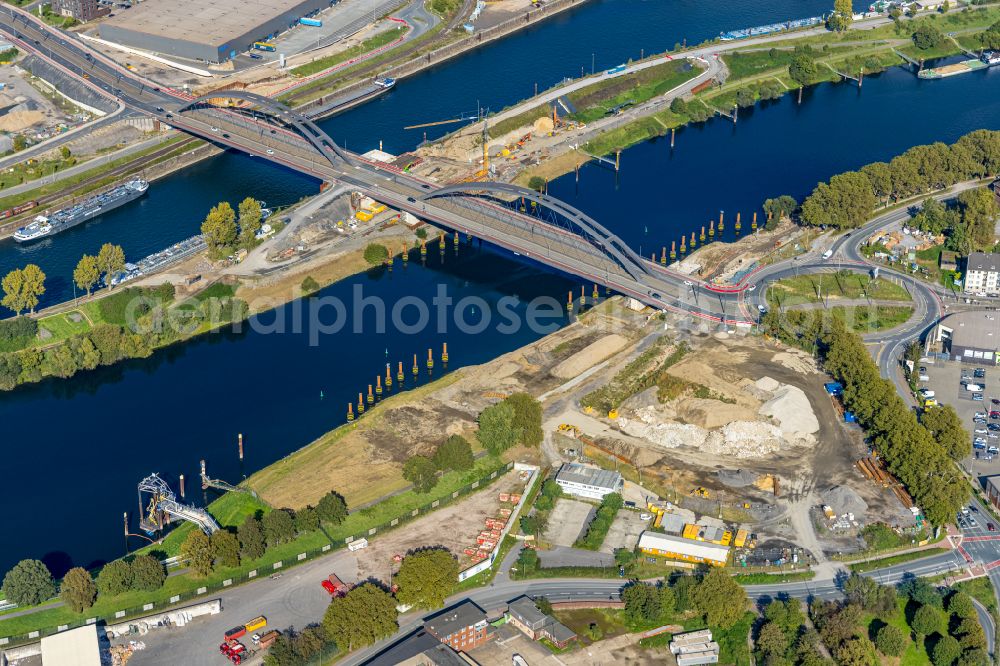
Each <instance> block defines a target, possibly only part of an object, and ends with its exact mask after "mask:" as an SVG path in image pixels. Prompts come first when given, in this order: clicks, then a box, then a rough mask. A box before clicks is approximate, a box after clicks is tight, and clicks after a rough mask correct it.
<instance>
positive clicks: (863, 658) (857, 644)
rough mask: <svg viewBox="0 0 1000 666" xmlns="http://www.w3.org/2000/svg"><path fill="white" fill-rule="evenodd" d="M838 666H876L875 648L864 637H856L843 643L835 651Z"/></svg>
mask: <svg viewBox="0 0 1000 666" xmlns="http://www.w3.org/2000/svg"><path fill="white" fill-rule="evenodd" d="M836 656H837V663H838V664H840V666H877V665H878V658H877V657H876V655H875V646H874V645H872V642H871V641H870V640H868V638H867V637H866V636H858V637H856V638H851V639H850V640H847V641H844V643H843V644H842V645H841V646H840V648H838V649H837V651H836Z"/></svg>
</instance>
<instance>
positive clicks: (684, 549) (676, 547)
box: [639, 532, 729, 567]
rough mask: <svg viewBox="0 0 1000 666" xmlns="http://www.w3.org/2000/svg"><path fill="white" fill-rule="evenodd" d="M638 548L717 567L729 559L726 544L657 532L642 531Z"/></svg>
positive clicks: (654, 553) (648, 553)
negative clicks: (721, 544)
mask: <svg viewBox="0 0 1000 666" xmlns="http://www.w3.org/2000/svg"><path fill="white" fill-rule="evenodd" d="M639 550H640V551H641V552H642V553H644V554H646V555H656V556H657V557H665V558H667V559H671V560H683V561H685V562H695V563H697V564H701V563H705V564H712V565H714V566H717V567H722V566H725V565H726V560H728V559H729V548H728V547H726V546H720V545H717V544H714V543H706V542H704V541H693V540H691V539H685V538H683V537H678V536H672V535H670V534H659V533H658V532H643V533H642V535H641V536H640V537H639Z"/></svg>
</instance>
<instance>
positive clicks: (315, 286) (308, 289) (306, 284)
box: [301, 275, 319, 294]
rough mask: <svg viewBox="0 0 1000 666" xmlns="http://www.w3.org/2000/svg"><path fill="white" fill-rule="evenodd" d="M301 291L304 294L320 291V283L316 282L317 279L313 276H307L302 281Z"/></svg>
mask: <svg viewBox="0 0 1000 666" xmlns="http://www.w3.org/2000/svg"><path fill="white" fill-rule="evenodd" d="M301 289H302V293H303V294H311V293H313V292H317V291H319V282H316V279H315V278H314V277H313V276H311V275H307V276H305V278H303V280H302V286H301Z"/></svg>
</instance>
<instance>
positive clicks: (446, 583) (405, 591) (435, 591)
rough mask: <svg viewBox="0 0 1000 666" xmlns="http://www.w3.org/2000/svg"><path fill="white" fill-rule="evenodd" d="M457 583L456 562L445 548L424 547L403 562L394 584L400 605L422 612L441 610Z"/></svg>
mask: <svg viewBox="0 0 1000 666" xmlns="http://www.w3.org/2000/svg"><path fill="white" fill-rule="evenodd" d="M457 580H458V561H457V560H456V559H455V557H454V556H453V555H452V554H451V553H449V552H448V551H447V550H445V549H444V548H426V549H423V550H418V551H416V552H415V553H410V554H409V555H407V556H406V557H405V558H404V559H403V563H402V564H401V565H400V567H399V573H397V574H396V576H395V578H394V581H395V582H396V584H397V585H399V590H398V591H397V592H396V599H398V600H399V602H400V603H402V604H406V605H411V606H416V607H418V608H423V609H425V610H430V609H432V608H440V607H441V606H443V605H444V600H445V597H447V596H448V595H450V594H451V592H452V590H453V589H454V587H455V581H457Z"/></svg>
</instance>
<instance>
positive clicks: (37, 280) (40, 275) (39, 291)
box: [0, 264, 45, 315]
mask: <svg viewBox="0 0 1000 666" xmlns="http://www.w3.org/2000/svg"><path fill="white" fill-rule="evenodd" d="M0 287H2V288H3V299H0V305H3V306H4V307H5V308H7V309H8V310H11V311H13V312H14V314H15V315H20V314H21V313H22V312H24V311H25V310H28V311H30V312H31V313H32V314H34V313H35V307H37V306H38V299H39V298H41V296H42V295H43V294H44V293H45V273H44V272H42V269H41V268H39V267H38V266H36V265H35V264H28V265H27V266H25V267H24V268H15V269H14V270H12V271H11V272H9V273H7V275H5V276H3V280H0Z"/></svg>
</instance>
